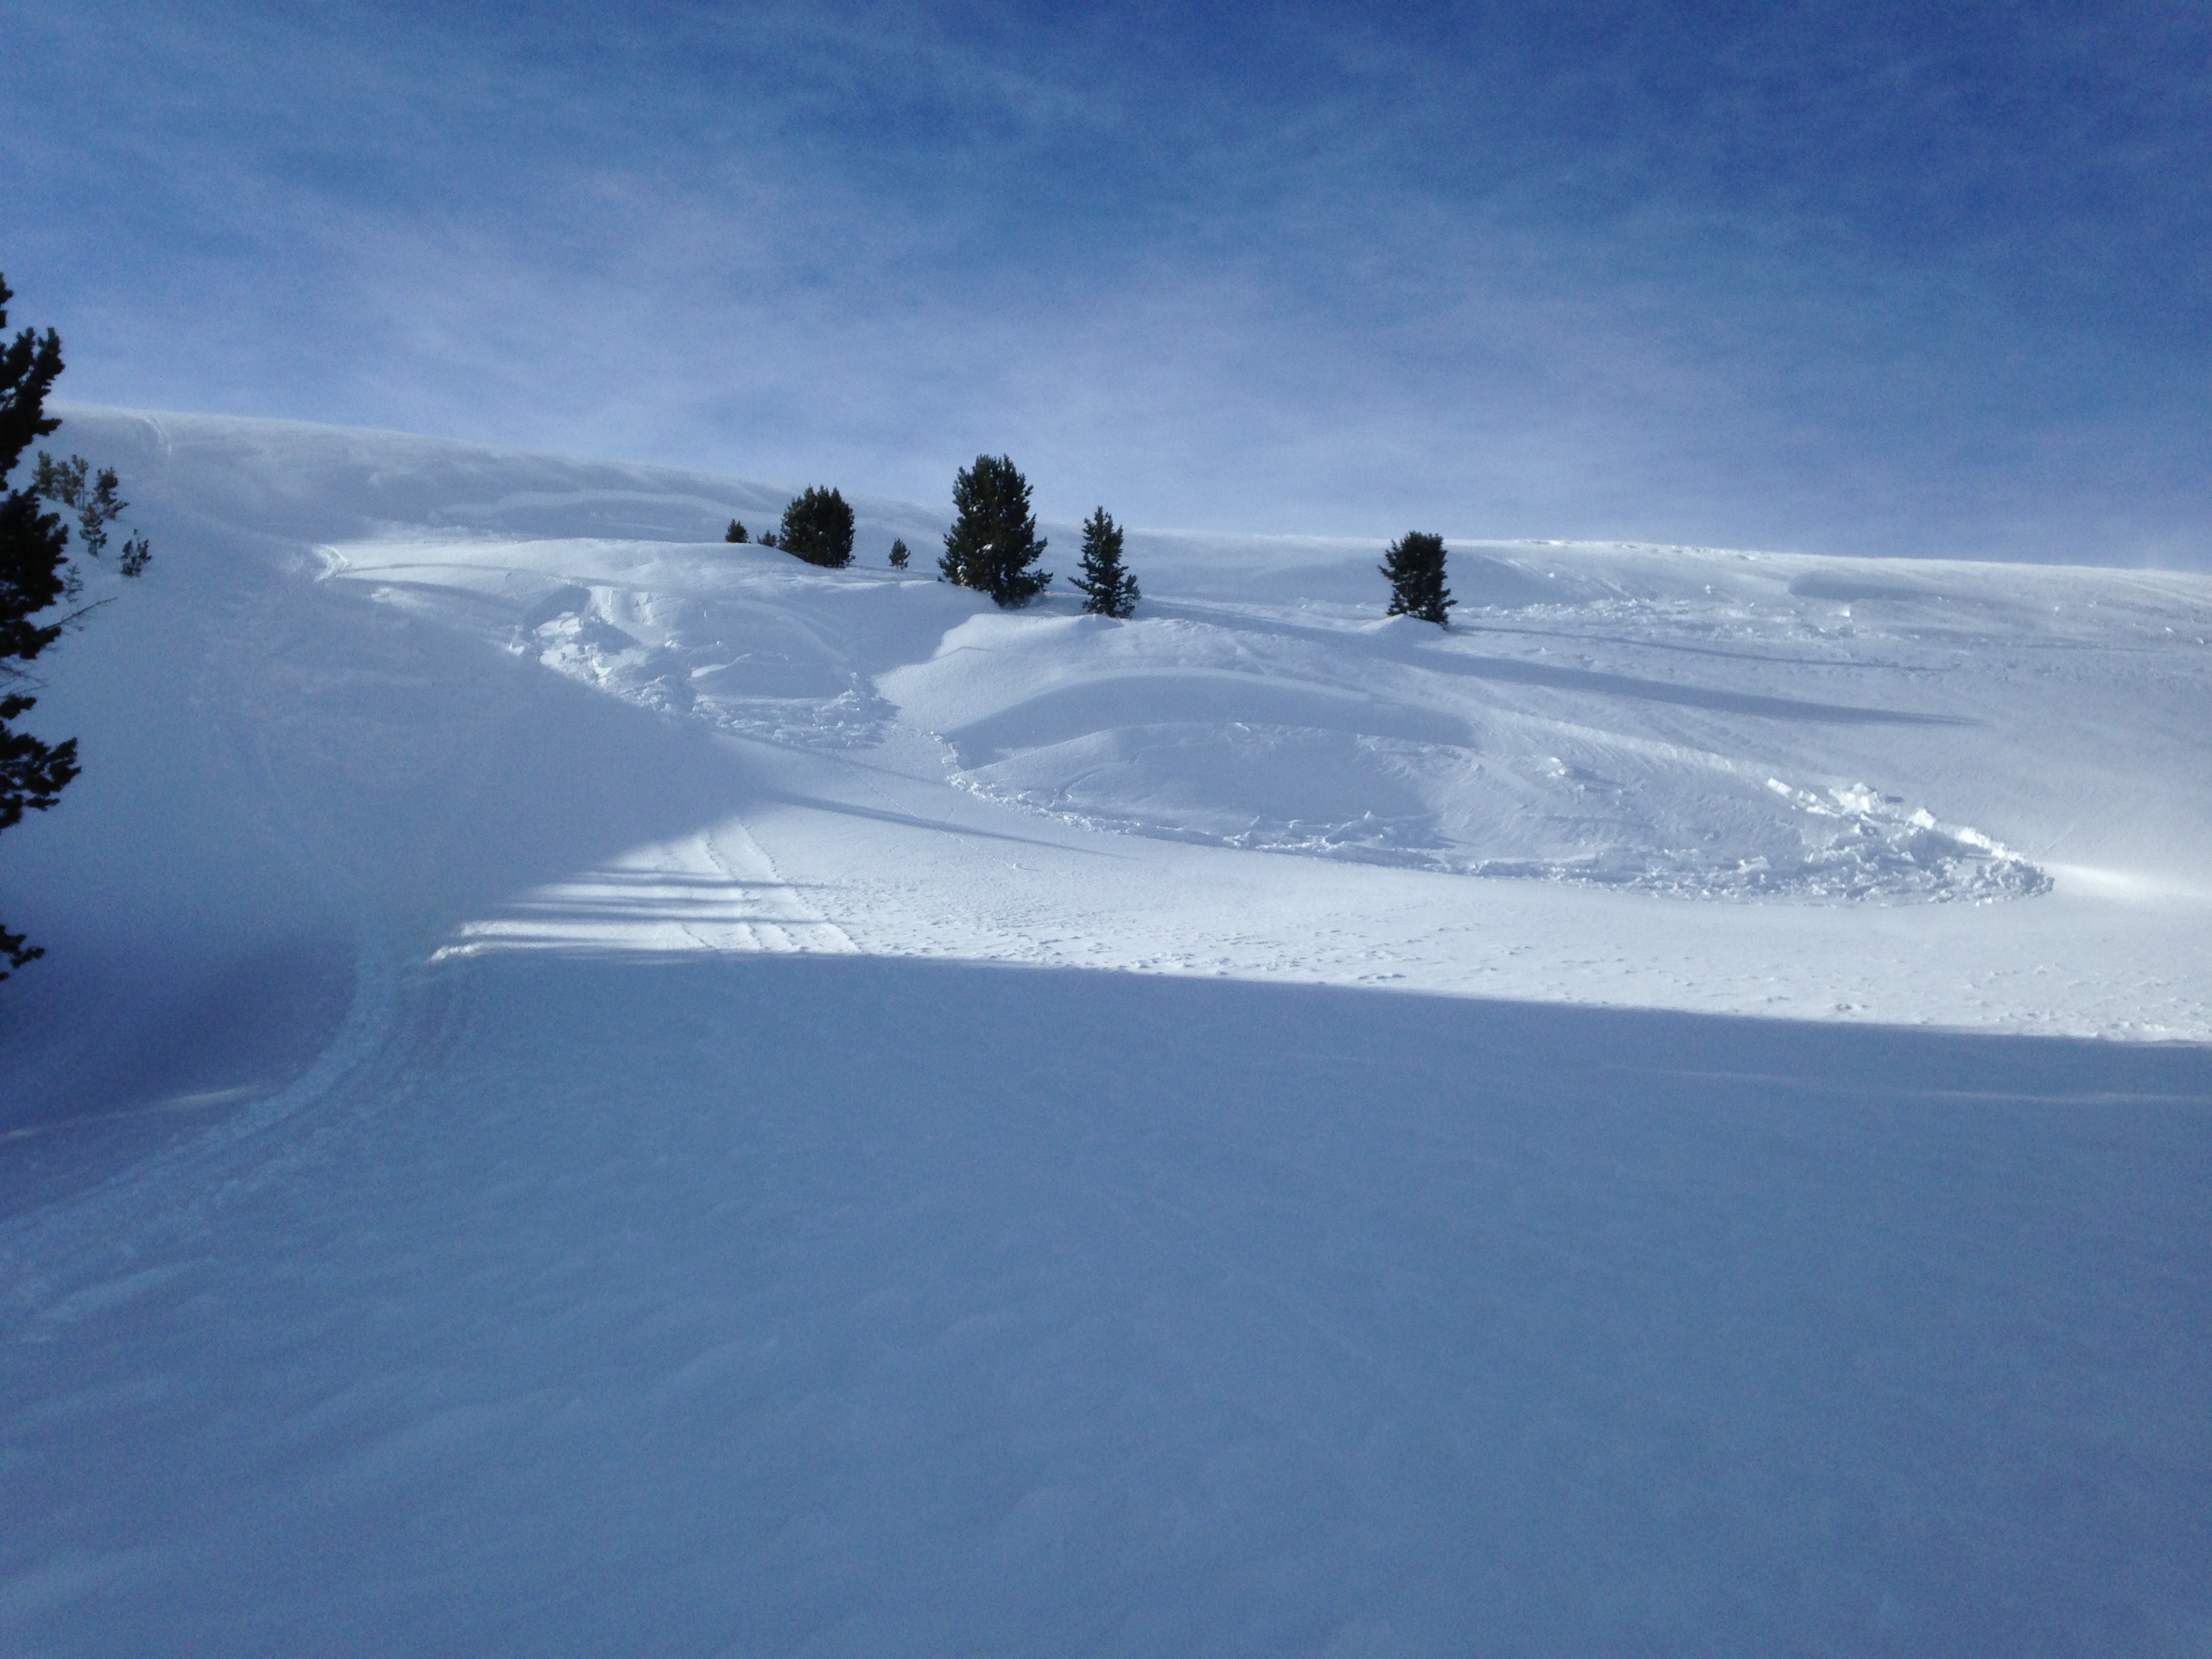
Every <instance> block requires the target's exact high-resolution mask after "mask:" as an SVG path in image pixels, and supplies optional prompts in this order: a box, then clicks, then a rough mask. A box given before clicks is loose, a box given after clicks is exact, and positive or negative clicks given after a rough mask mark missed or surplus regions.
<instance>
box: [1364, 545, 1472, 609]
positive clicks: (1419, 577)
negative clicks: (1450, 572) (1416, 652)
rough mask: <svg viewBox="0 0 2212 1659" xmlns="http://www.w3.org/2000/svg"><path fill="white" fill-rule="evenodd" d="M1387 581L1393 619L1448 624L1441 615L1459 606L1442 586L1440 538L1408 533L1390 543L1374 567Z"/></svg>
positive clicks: (1446, 588) (1442, 556) (1442, 570)
mask: <svg viewBox="0 0 2212 1659" xmlns="http://www.w3.org/2000/svg"><path fill="white" fill-rule="evenodd" d="M1376 568H1378V569H1380V570H1381V571H1382V573H1383V574H1384V575H1386V576H1388V577H1389V579H1390V609H1389V615H1391V616H1393V617H1414V618H1416V619H1417V620H1419V621H1421V622H1432V623H1436V624H1437V626H1439V627H1444V626H1448V625H1449V619H1448V618H1447V617H1446V616H1445V615H1444V613H1445V612H1446V611H1449V610H1450V609H1451V608H1452V606H1453V605H1456V604H1458V603H1459V601H1458V600H1456V599H1453V598H1452V596H1451V590H1450V589H1449V588H1448V587H1446V586H1444V538H1443V537H1441V536H1430V535H1425V534H1423V533H1422V532H1420V531H1418V530H1414V531H1409V532H1407V534H1406V535H1405V536H1404V537H1402V538H1400V539H1399V540H1397V541H1395V542H1393V543H1391V544H1390V546H1389V550H1387V551H1386V552H1385V553H1384V554H1383V562H1382V564H1381V565H1379V566H1377V567H1376Z"/></svg>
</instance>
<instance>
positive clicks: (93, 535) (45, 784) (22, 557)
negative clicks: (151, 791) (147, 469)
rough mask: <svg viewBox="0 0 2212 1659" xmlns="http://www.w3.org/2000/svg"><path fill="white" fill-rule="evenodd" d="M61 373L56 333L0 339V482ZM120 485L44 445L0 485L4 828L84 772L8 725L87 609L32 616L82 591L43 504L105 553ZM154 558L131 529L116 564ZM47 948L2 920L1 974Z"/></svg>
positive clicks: (68, 748)
mask: <svg viewBox="0 0 2212 1659" xmlns="http://www.w3.org/2000/svg"><path fill="white" fill-rule="evenodd" d="M13 298H15V295H14V293H13V292H12V291H11V290H10V289H9V287H8V284H7V282H6V280H5V279H4V278H0V330H4V329H6V327H7V326H8V311H7V306H8V301H10V300H12V299H13ZM61 372H62V343H61V338H60V337H59V336H58V335H57V334H56V333H55V332H54V331H53V330H52V329H48V330H47V331H46V334H45V336H44V337H40V336H39V335H38V334H36V333H35V332H34V331H32V330H30V329H25V330H24V331H22V332H21V333H20V334H18V335H17V336H16V337H15V338H14V339H13V340H10V341H8V342H7V343H6V344H5V345H4V346H0V485H4V484H5V483H6V481H7V479H8V478H9V477H10V476H11V475H12V474H13V473H14V472H15V467H16V465H17V464H18V463H19V462H20V461H21V459H23V452H24V450H25V449H27V448H28V447H30V443H31V441H32V440H33V438H43V437H45V436H46V435H47V434H48V433H50V432H52V431H53V430H55V429H56V428H58V427H59V426H60V425H61V422H60V420H59V419H58V417H56V416H51V415H49V414H47V413H46V393H47V392H49V391H51V390H52V387H53V384H54V381H55V380H56V378H57V377H58V376H59V374H61ZM117 489H118V483H117V480H116V477H115V474H114V472H113V471H112V470H111V469H102V470H101V471H100V472H98V473H94V471H92V469H91V466H90V465H89V463H88V462H87V461H85V460H84V459H83V458H82V456H76V455H72V456H71V457H70V459H68V460H66V461H57V460H55V459H53V457H52V456H51V455H48V454H46V453H44V452H41V453H40V456H39V464H38V468H37V471H35V472H34V473H33V476H32V478H31V481H30V484H29V487H28V488H27V489H0V687H5V688H7V689H6V690H4V691H0V829H10V828H12V827H14V826H15V824H18V823H21V822H22V820H23V814H24V813H25V812H43V811H46V809H47V808H48V807H50V806H52V805H53V804H54V802H55V801H56V800H58V799H60V797H61V793H62V791H63V790H64V789H65V788H67V787H69V784H70V780H71V779H72V778H74V777H76V775H77V773H78V771H79V770H80V768H79V767H78V765H77V763H76V738H64V740H63V741H61V742H60V743H51V744H50V743H46V742H42V741H41V740H40V739H39V738H34V737H33V736H32V735H31V734H30V733H29V732H18V731H16V730H15V725H14V722H15V721H16V720H19V719H21V717H22V716H23V715H25V714H29V713H30V712H31V710H32V709H33V708H36V707H37V706H38V699H37V698H35V697H33V696H27V695H26V693H25V692H24V691H23V690H18V689H16V688H19V687H28V686H35V685H36V684H38V682H37V681H36V680H34V679H33V678H32V677H31V673H30V671H29V670H28V669H27V667H26V666H25V665H26V664H27V663H29V662H31V661H32V660H33V659H35V658H36V657H37V656H38V655H39V653H41V652H43V651H44V650H45V649H46V647H48V646H50V645H52V643H53V642H54V641H56V640H58V639H59V638H60V637H61V634H62V630H63V629H64V628H66V627H68V626H69V625H70V623H73V622H75V621H76V619H77V618H78V617H82V615H83V614H84V613H85V611H88V610H90V609H91V608H92V607H91V606H89V605H84V606H80V607H79V608H77V609H76V610H75V611H70V612H68V613H66V614H65V615H63V616H60V617H56V618H55V619H54V620H53V621H52V622H50V623H34V622H33V621H32V618H33V617H36V616H38V615H39V614H40V612H42V611H46V610H47V609H48V608H49V607H50V606H52V605H55V604H56V603H58V601H61V600H64V599H75V598H76V596H77V595H78V594H79V593H81V592H82V591H83V580H82V577H81V576H80V574H78V572H77V571H76V569H75V568H73V567H72V565H71V563H70V556H69V536H70V532H69V527H68V526H66V525H64V523H63V522H62V519H61V515H60V514H59V513H49V512H46V511H45V510H44V508H43V507H41V506H40V502H41V501H54V502H57V503H58V504H59V505H61V506H64V507H68V508H70V510H71V511H72V512H73V513H75V514H76V532H77V538H78V540H79V541H80V542H81V543H82V544H83V547H84V550H85V552H86V554H87V555H88V556H90V557H93V558H99V557H100V556H101V555H102V554H104V553H105V552H106V550H107V536H108V526H110V525H112V524H113V523H114V522H115V520H117V519H118V518H119V517H121V516H122V513H123V510H124V508H125V506H127V505H128V503H126V502H125V501H123V500H122V499H121V498H120V497H119V496H118V495H117V493H116V492H117ZM151 556H152V553H151V550H149V548H148V546H147V544H146V543H145V541H144V539H143V538H141V537H137V536H135V535H134V536H131V537H129V538H125V541H124V544H123V548H122V553H121V556H120V557H119V558H118V561H117V563H118V568H120V569H121V571H122V573H123V574H125V575H126V576H136V575H137V574H139V573H140V572H141V571H143V570H144V569H145V568H146V562H147V561H148V559H149V558H150V557H151ZM44 954H45V952H44V951H41V950H40V949H39V947H38V946H36V945H32V944H31V943H30V942H29V941H28V940H27V939H25V938H24V937H23V935H22V934H21V933H11V932H10V931H9V929H7V928H6V927H0V957H6V958H7V963H8V966H7V969H0V979H5V978H7V977H8V970H9V969H16V968H21V966H22V965H23V964H24V963H27V962H32V961H34V960H36V959H37V958H38V957H40V956H43V955H44Z"/></svg>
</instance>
